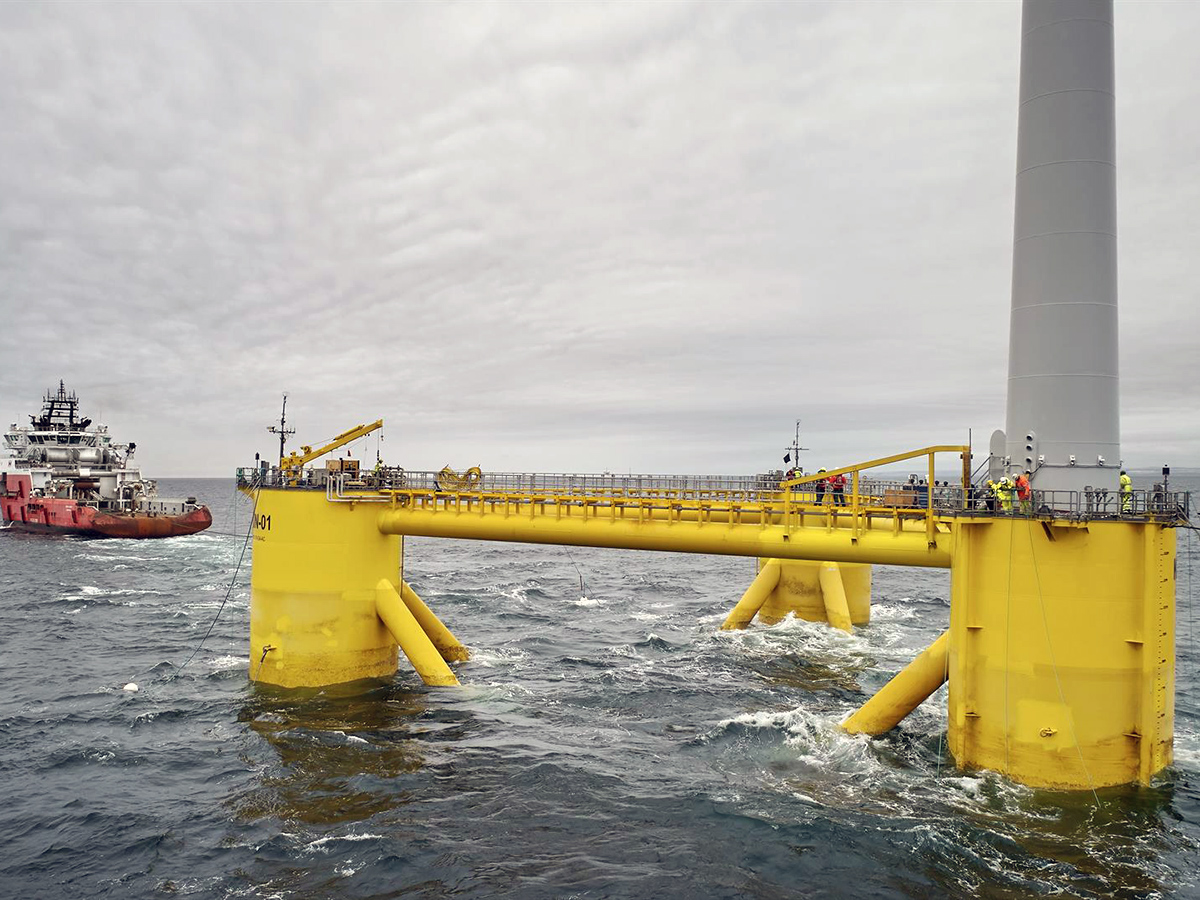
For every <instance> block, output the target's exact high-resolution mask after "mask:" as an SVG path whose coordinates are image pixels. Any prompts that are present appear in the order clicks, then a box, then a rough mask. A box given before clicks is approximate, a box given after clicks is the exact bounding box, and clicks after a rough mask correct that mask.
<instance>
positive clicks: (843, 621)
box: [820, 562, 853, 634]
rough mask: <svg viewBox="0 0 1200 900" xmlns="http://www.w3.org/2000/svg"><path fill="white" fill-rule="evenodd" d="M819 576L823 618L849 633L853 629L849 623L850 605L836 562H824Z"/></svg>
mask: <svg viewBox="0 0 1200 900" xmlns="http://www.w3.org/2000/svg"><path fill="white" fill-rule="evenodd" d="M820 577H821V594H822V595H823V596H824V598H825V618H826V619H827V620H828V622H829V624H830V625H832V626H833V627H834V628H839V629H841V630H842V631H844V632H846V633H847V634H849V633H850V632H851V631H852V630H853V629H852V628H851V625H850V605H849V604H848V603H847V602H846V588H845V586H844V585H843V584H842V573H841V571H840V570H839V569H838V564H837V563H828V562H827V563H824V564H823V565H822V566H821V576H820Z"/></svg>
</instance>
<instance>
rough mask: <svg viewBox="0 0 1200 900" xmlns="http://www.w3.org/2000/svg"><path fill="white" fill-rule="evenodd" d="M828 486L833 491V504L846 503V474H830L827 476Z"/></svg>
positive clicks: (840, 504) (842, 504)
mask: <svg viewBox="0 0 1200 900" xmlns="http://www.w3.org/2000/svg"><path fill="white" fill-rule="evenodd" d="M829 488H830V490H831V491H832V493H833V504H834V506H845V505H846V476H845V475H840V474H839V475H831V476H829Z"/></svg>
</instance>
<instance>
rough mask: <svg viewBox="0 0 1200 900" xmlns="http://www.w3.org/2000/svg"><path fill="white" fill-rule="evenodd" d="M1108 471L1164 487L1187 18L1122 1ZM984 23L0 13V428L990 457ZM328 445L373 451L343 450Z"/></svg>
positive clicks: (503, 11) (759, 460) (658, 460)
mask: <svg viewBox="0 0 1200 900" xmlns="http://www.w3.org/2000/svg"><path fill="white" fill-rule="evenodd" d="M1116 17H1117V23H1116V25H1117V32H1116V33H1117V39H1116V40H1117V86H1118V101H1117V102H1118V107H1117V122H1118V145H1119V146H1118V173H1117V178H1118V191H1119V205H1120V210H1119V222H1120V225H1119V229H1120V252H1121V263H1120V279H1121V282H1120V296H1121V301H1120V302H1121V340H1122V356H1121V374H1122V404H1123V416H1122V448H1123V452H1124V456H1125V460H1126V462H1127V463H1129V464H1131V465H1154V464H1157V463H1160V462H1162V461H1166V460H1169V461H1172V462H1173V463H1174V464H1176V465H1180V466H1182V465H1188V464H1191V465H1197V464H1200V415H1198V413H1200V408H1198V407H1200V403H1198V401H1197V392H1196V374H1197V351H1198V349H1200V308H1198V305H1197V303H1196V297H1195V285H1196V266H1197V262H1196V254H1195V248H1196V247H1197V245H1200V215H1198V212H1200V114H1198V113H1197V101H1198V100H1200V54H1198V53H1197V52H1196V48H1197V47H1198V46H1200V4H1197V3H1184V2H1173V3H1165V2H1164V3H1160V2H1147V0H1140V2H1136V3H1118V4H1117V10H1116ZM1019 21H1020V7H1019V4H1016V3H1009V2H994V3H987V2H976V3H957V4H955V3H920V2H893V3H882V2H879V3H867V2H861V3H853V2H843V3H799V2H792V3H716V2H704V3H652V2H637V3H597V4H591V3H571V4H566V3H534V2H526V3H497V4H492V3H406V4H399V3H395V4H380V5H371V4H366V3H355V4H328V5H327V4H300V3H276V4H271V3H258V4H247V5H236V4H232V3H210V4H195V5H192V4H146V3H139V4H79V3H71V4H44V3H37V4H21V3H5V4H0V304H2V314H0V422H3V423H4V424H7V423H9V422H14V421H18V422H24V421H27V420H26V419H25V416H26V415H27V414H28V413H32V412H36V411H37V408H38V406H39V401H40V397H41V395H42V393H43V391H44V390H45V389H46V388H47V387H49V386H51V385H52V384H53V385H56V384H57V382H58V380H59V379H60V378H62V379H65V380H66V382H67V384H68V386H69V387H71V388H74V389H75V390H77V391H78V392H79V394H80V395H81V398H82V399H83V401H84V405H85V412H88V413H89V414H91V415H94V416H102V417H103V420H104V421H106V422H107V423H108V424H109V425H110V426H111V427H112V429H113V431H114V432H115V433H116V434H117V435H118V437H121V438H123V439H126V440H135V441H137V442H138V444H139V446H140V450H139V458H140V459H141V463H142V466H143V468H144V469H145V471H146V472H147V474H149V475H158V476H169V475H213V476H223V475H230V474H231V473H232V470H233V468H234V467H235V466H238V465H243V464H246V463H247V462H248V461H249V460H250V459H252V457H253V455H254V452H255V451H262V452H263V453H264V455H266V454H268V453H269V452H270V451H271V449H272V447H273V444H272V440H271V438H270V436H269V435H267V434H266V432H265V430H264V429H265V426H266V425H267V424H269V423H270V422H271V421H272V419H273V418H278V411H279V401H280V393H281V392H282V391H285V390H286V391H288V392H289V394H290V400H289V406H288V409H289V413H290V414H291V417H292V419H293V421H294V424H295V425H296V427H297V428H298V429H299V434H298V436H297V437H298V438H299V439H300V440H302V441H303V442H305V443H315V442H317V441H320V440H323V439H326V438H328V437H330V436H332V435H333V434H335V433H337V432H339V431H342V430H344V429H345V428H347V427H349V426H351V425H354V424H356V423H359V422H366V421H371V420H373V419H375V418H379V417H383V418H385V419H386V422H387V427H386V431H385V435H386V437H385V440H384V443H383V445H382V449H383V452H384V456H385V458H387V459H388V460H389V461H391V462H394V463H398V464H401V465H404V466H406V467H408V468H414V469H417V468H440V467H441V466H442V465H444V464H450V465H453V466H455V467H465V466H469V465H473V464H479V465H481V466H483V467H484V468H485V469H490V470H550V471H601V470H605V469H607V470H612V471H622V472H623V471H626V470H633V471H682V472H755V471H762V470H764V469H766V468H769V467H772V466H776V465H778V464H779V463H780V451H781V448H782V447H783V446H784V445H785V444H787V443H789V442H790V439H791V435H792V431H793V425H794V421H795V419H796V418H801V419H803V422H804V426H803V427H804V441H805V443H806V445H807V446H809V447H811V448H813V450H812V452H811V453H809V454H807V455H806V459H805V462H806V463H807V464H809V465H811V466H814V467H815V466H817V465H831V464H834V463H839V464H840V463H848V462H852V461H856V460H859V459H865V458H870V457H874V456H879V455H884V454H887V453H892V452H898V451H902V450H907V449H911V448H915V447H919V446H924V445H926V444H930V443H942V442H959V441H962V440H965V437H966V434H967V429H968V428H972V429H974V434H975V442H976V446H977V447H981V446H985V445H986V440H987V435H988V434H990V432H991V430H992V429H993V428H996V427H1003V425H1004V422H1003V418H1004V396H1005V379H1006V375H1007V352H1008V346H1007V345H1008V315H1009V292H1010V276H1011V271H1010V269H1011V255H1012V246H1011V245H1012V214H1013V184H1014V177H1015V175H1014V173H1015V156H1016V114H1017V103H1016V93H1017V65H1018V51H1019V45H1020V35H1019ZM363 449H364V451H365V452H366V453H367V454H369V455H370V456H371V457H373V456H374V452H375V445H374V443H373V442H371V443H370V444H369V445H368V446H367V447H364V448H363Z"/></svg>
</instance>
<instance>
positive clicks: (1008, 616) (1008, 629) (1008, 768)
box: [1004, 528, 1015, 775]
mask: <svg viewBox="0 0 1200 900" xmlns="http://www.w3.org/2000/svg"><path fill="white" fill-rule="evenodd" d="M1014 543H1015V541H1013V536H1012V529H1011V528H1010V529H1009V532H1008V599H1007V600H1006V601H1005V606H1004V774H1005V775H1010V774H1011V773H1012V764H1011V763H1010V762H1009V759H1008V670H1009V647H1010V646H1011V644H1012V638H1011V636H1012V561H1013V544H1014Z"/></svg>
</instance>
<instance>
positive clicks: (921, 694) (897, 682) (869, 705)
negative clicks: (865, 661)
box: [842, 631, 950, 734]
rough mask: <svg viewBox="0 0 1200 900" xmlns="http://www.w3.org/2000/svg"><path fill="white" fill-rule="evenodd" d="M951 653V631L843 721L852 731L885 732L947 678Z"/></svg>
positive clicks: (944, 634) (926, 649)
mask: <svg viewBox="0 0 1200 900" xmlns="http://www.w3.org/2000/svg"><path fill="white" fill-rule="evenodd" d="M949 654H950V632H949V631H943V632H942V635H941V637H939V638H938V639H937V640H936V641H934V642H933V643H932V644H930V645H929V646H928V647H926V648H925V649H924V650H922V651H921V654H920V655H919V656H918V657H917V658H916V659H914V660H913V661H912V662H910V663H909V664H908V665H907V666H905V667H904V668H903V669H901V670H900V671H899V672H898V673H897V674H896V677H895V678H893V679H892V680H891V681H889V682H888V683H887V684H885V685H884V686H883V687H881V688H880V689H879V691H878V692H877V693H876V694H875V696H874V697H872V698H871V699H870V700H868V701H867V702H866V703H864V704H863V705H862V706H861V707H859V710H858V712H856V713H855V714H854V715H852V716H851V717H850V718H848V719H847V720H846V721H845V722H843V723H842V728H844V729H845V730H846V731H848V732H850V733H851V734H883V733H884V732H885V731H888V730H890V729H891V728H894V727H895V726H896V723H897V722H899V721H900V720H901V719H903V718H904V717H905V716H907V715H908V714H909V713H910V712H912V711H913V710H914V709H916V708H917V707H918V706H920V705H921V703H922V701H924V700H925V698H926V697H928V696H929V695H930V694H932V693H933V692H934V691H936V690H937V689H938V688H940V687H941V686H942V685H943V684H945V682H946V663H947V661H948V659H949Z"/></svg>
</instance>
